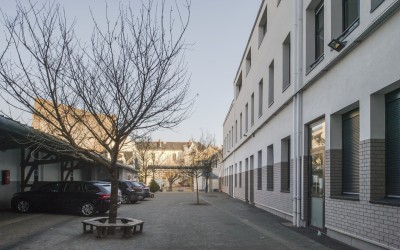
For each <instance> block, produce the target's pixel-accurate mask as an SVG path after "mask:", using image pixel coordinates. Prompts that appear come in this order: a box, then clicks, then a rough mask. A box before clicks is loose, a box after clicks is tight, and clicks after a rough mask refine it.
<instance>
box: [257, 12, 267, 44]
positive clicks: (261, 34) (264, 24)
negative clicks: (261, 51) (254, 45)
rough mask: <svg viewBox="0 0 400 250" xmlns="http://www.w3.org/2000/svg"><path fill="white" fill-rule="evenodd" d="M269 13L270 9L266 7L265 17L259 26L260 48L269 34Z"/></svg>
mask: <svg viewBox="0 0 400 250" xmlns="http://www.w3.org/2000/svg"><path fill="white" fill-rule="evenodd" d="M267 12H268V8H267V6H265V10H264V12H263V15H262V16H261V19H260V23H259V24H258V46H260V45H261V42H262V41H263V40H264V37H265V34H267Z"/></svg>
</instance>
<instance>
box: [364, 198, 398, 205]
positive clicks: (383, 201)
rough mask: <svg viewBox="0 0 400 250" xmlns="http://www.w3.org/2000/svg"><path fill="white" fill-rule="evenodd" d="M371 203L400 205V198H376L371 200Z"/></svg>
mask: <svg viewBox="0 0 400 250" xmlns="http://www.w3.org/2000/svg"><path fill="white" fill-rule="evenodd" d="M369 203H372V204H380V205H388V206H395V207H400V199H396V198H382V199H375V200H370V201H369Z"/></svg>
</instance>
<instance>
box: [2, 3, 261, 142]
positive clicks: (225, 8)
mask: <svg viewBox="0 0 400 250" xmlns="http://www.w3.org/2000/svg"><path fill="white" fill-rule="evenodd" d="M157 1H158V0H155V2H157ZM179 1H181V0H178V1H177V2H179ZM261 1H262V0H192V1H191V18H190V23H189V28H188V31H187V33H186V35H185V40H186V42H187V43H189V44H192V46H191V47H190V50H188V51H187V52H186V56H185V57H186V62H187V63H188V71H189V74H190V79H191V90H190V95H191V96H195V95H198V97H197V98H196V102H195V104H194V107H193V112H192V115H191V117H190V118H189V119H187V120H185V121H184V122H182V123H181V124H180V125H179V126H178V127H176V128H174V129H173V130H160V131H157V132H155V133H154V134H153V135H152V139H153V140H162V141H188V140H196V139H199V138H200V136H201V134H202V133H205V134H210V135H213V136H214V137H215V142H216V145H218V146H221V145H222V143H223V131H222V130H223V127H222V126H223V122H224V119H225V116H226V114H227V112H228V109H229V107H230V104H231V102H232V100H233V81H234V78H235V74H236V71H237V69H238V67H239V64H240V60H241V58H242V55H243V51H244V50H245V47H246V44H247V40H248V38H249V35H250V32H251V29H252V27H253V24H254V21H255V18H256V15H257V12H258V9H259V7H260V4H261ZM38 2H41V0H38ZM58 2H60V3H61V6H62V7H64V9H65V12H66V14H67V17H68V18H76V26H77V28H78V29H79V30H78V34H80V35H81V36H83V37H84V36H85V35H86V34H88V33H90V31H91V27H92V23H91V20H90V12H89V8H90V9H92V11H93V13H95V14H97V13H104V12H105V3H106V2H107V3H108V5H110V6H112V5H113V4H114V3H117V1H111V0H110V1H98V0H68V1H62V0H59V1H58ZM122 2H123V3H128V2H131V3H132V2H133V1H127V0H125V1H122ZM135 2H136V1H135ZM0 8H1V10H2V11H4V12H5V13H7V14H12V13H13V12H14V10H15V1H5V2H3V3H2V4H1V6H0ZM3 30H4V27H3V26H2V24H0V31H1V32H3ZM88 31H89V32H88ZM1 37H2V36H0V46H4V45H3V44H4V41H1ZM0 110H1V111H3V112H6V113H8V111H9V110H10V108H9V107H8V106H7V104H5V102H4V101H2V100H0ZM13 118H14V119H16V120H20V121H21V122H23V123H29V121H28V120H29V118H28V119H27V118H26V116H25V118H24V116H20V115H19V114H16V113H15V112H14V113H13Z"/></svg>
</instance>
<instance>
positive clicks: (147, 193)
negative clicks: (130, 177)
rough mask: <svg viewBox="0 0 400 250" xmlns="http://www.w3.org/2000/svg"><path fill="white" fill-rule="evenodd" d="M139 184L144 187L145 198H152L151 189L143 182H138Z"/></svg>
mask: <svg viewBox="0 0 400 250" xmlns="http://www.w3.org/2000/svg"><path fill="white" fill-rule="evenodd" d="M138 183H139V185H141V186H142V187H143V194H144V198H149V197H150V196H151V193H150V187H149V186H146V184H144V183H143V182H138Z"/></svg>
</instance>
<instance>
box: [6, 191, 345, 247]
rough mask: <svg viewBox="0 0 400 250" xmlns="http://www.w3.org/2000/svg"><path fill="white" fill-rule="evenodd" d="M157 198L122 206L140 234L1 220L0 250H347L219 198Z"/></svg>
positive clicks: (41, 218)
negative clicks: (100, 234) (101, 234)
mask: <svg viewBox="0 0 400 250" xmlns="http://www.w3.org/2000/svg"><path fill="white" fill-rule="evenodd" d="M200 197H201V199H200V201H201V203H202V205H195V202H196V194H195V193H191V192H190V193H189V192H172V193H157V194H156V196H155V198H153V199H151V198H148V199H146V200H145V201H142V202H140V203H137V204H131V205H122V206H121V207H120V209H119V216H126V217H132V218H137V219H140V220H143V221H144V222H145V224H144V232H143V233H142V234H136V235H134V236H133V237H132V238H128V239H125V238H122V237H120V235H118V236H111V237H108V238H106V239H97V238H96V237H95V235H93V234H83V233H82V224H81V221H82V220H83V219H85V218H84V217H80V216H77V215H65V214H64V215H56V214H22V215H21V214H16V213H12V212H2V213H1V215H0V249H152V250H155V249H329V248H331V249H346V248H347V249H350V248H349V247H347V246H345V245H342V244H341V243H339V242H337V241H334V240H332V239H329V238H327V237H325V236H319V237H318V236H317V234H316V233H315V232H313V231H311V230H309V229H294V228H292V227H290V226H289V225H288V223H286V221H284V220H282V219H280V218H278V217H276V216H273V215H271V214H269V213H267V212H264V211H262V210H260V209H258V208H255V207H253V206H249V205H248V204H246V203H244V202H241V201H237V200H235V199H232V198H230V197H229V196H227V195H226V194H222V193H209V194H201V196H200Z"/></svg>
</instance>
